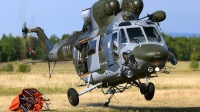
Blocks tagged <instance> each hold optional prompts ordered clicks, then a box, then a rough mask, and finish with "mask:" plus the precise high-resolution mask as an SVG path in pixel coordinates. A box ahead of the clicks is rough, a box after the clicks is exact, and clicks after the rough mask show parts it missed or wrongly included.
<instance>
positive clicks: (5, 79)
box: [0, 62, 200, 112]
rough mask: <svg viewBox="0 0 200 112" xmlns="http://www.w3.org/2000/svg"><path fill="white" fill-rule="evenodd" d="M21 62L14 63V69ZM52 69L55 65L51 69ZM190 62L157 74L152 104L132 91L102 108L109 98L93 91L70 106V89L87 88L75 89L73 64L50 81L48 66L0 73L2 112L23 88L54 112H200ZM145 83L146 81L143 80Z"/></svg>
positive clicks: (197, 79)
mask: <svg viewBox="0 0 200 112" xmlns="http://www.w3.org/2000/svg"><path fill="white" fill-rule="evenodd" d="M18 64H20V62H14V67H15V69H16V68H17V65H18ZM52 66H53V65H52ZM188 66H189V62H180V63H179V64H178V66H177V67H176V69H171V70H170V74H164V73H158V75H159V77H158V78H153V79H151V82H153V83H154V84H155V86H156V92H155V96H154V98H153V100H151V101H146V100H145V99H144V97H143V96H142V95H141V94H140V92H139V89H138V88H135V87H133V88H131V89H129V90H127V91H125V92H124V93H119V94H115V98H113V99H112V100H111V103H110V106H109V107H107V108H105V107H101V106H100V103H101V102H103V101H105V100H107V98H108V97H109V95H106V96H105V95H103V94H102V93H101V92H100V90H97V89H95V90H93V91H92V92H89V93H87V94H84V95H82V96H80V103H79V105H78V106H77V107H73V106H71V105H70V104H69V102H68V99H67V95H66V92H67V89H68V88H70V87H73V88H75V89H76V90H77V91H78V92H80V91H82V90H84V89H85V87H79V88H78V87H76V85H78V82H79V77H78V76H77V75H76V72H75V70H74V67H73V64H72V62H67V63H62V64H58V65H56V67H55V70H54V73H53V76H52V78H51V79H49V78H48V66H47V64H44V63H42V64H35V65H31V72H30V73H26V74H23V73H0V111H1V112H7V111H8V108H9V106H10V103H11V102H12V100H13V99H14V98H15V97H16V96H17V94H18V93H19V92H20V91H21V90H22V89H24V88H36V89H38V90H39V91H40V92H42V93H43V94H44V95H45V96H47V97H48V98H49V99H50V100H51V104H50V109H51V111H56V112H57V111H80V112H82V111H113V112H116V111H128V112H129V111H130V112H133V111H136V112H150V111H154V112H160V111H161V112H162V111H165V112H167V111H168V112H169V111H178V112H179V111H194V112H198V111H200V101H199V99H200V71H193V70H191V69H188ZM142 81H145V80H144V79H142Z"/></svg>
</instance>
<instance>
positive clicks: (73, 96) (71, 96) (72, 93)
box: [67, 82, 102, 106]
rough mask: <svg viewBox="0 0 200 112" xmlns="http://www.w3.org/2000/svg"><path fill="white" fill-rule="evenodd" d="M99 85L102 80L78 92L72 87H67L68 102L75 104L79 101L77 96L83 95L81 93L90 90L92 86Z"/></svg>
mask: <svg viewBox="0 0 200 112" xmlns="http://www.w3.org/2000/svg"><path fill="white" fill-rule="evenodd" d="M100 85H102V82H100V83H97V84H96V85H94V86H92V87H88V88H87V89H85V90H84V91H82V92H80V93H77V92H76V90H75V89H74V88H70V89H68V91H67V96H68V100H69V103H70V104H71V105H72V106H77V105H78V103H79V96H81V95H83V94H85V93H87V92H90V91H91V90H93V89H94V88H96V87H98V86H100Z"/></svg>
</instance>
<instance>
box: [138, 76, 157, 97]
mask: <svg viewBox="0 0 200 112" xmlns="http://www.w3.org/2000/svg"><path fill="white" fill-rule="evenodd" d="M138 82H139V83H136V82H135V83H136V85H138V87H139V88H140V93H141V94H143V95H144V97H145V99H146V100H152V98H153V97H154V93H155V86H154V84H153V83H152V82H150V77H149V76H148V75H147V76H146V84H145V83H141V82H140V80H139V79H138Z"/></svg>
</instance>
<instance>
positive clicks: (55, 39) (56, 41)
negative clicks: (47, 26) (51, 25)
mask: <svg viewBox="0 0 200 112" xmlns="http://www.w3.org/2000/svg"><path fill="white" fill-rule="evenodd" d="M49 40H50V42H51V43H52V44H53V45H55V44H57V43H58V42H59V41H60V39H59V37H57V35H55V34H53V35H51V36H50V38H49Z"/></svg>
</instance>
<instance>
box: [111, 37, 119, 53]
mask: <svg viewBox="0 0 200 112" xmlns="http://www.w3.org/2000/svg"><path fill="white" fill-rule="evenodd" d="M112 48H113V50H115V51H117V49H118V44H117V33H114V34H113V35H112Z"/></svg>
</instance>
